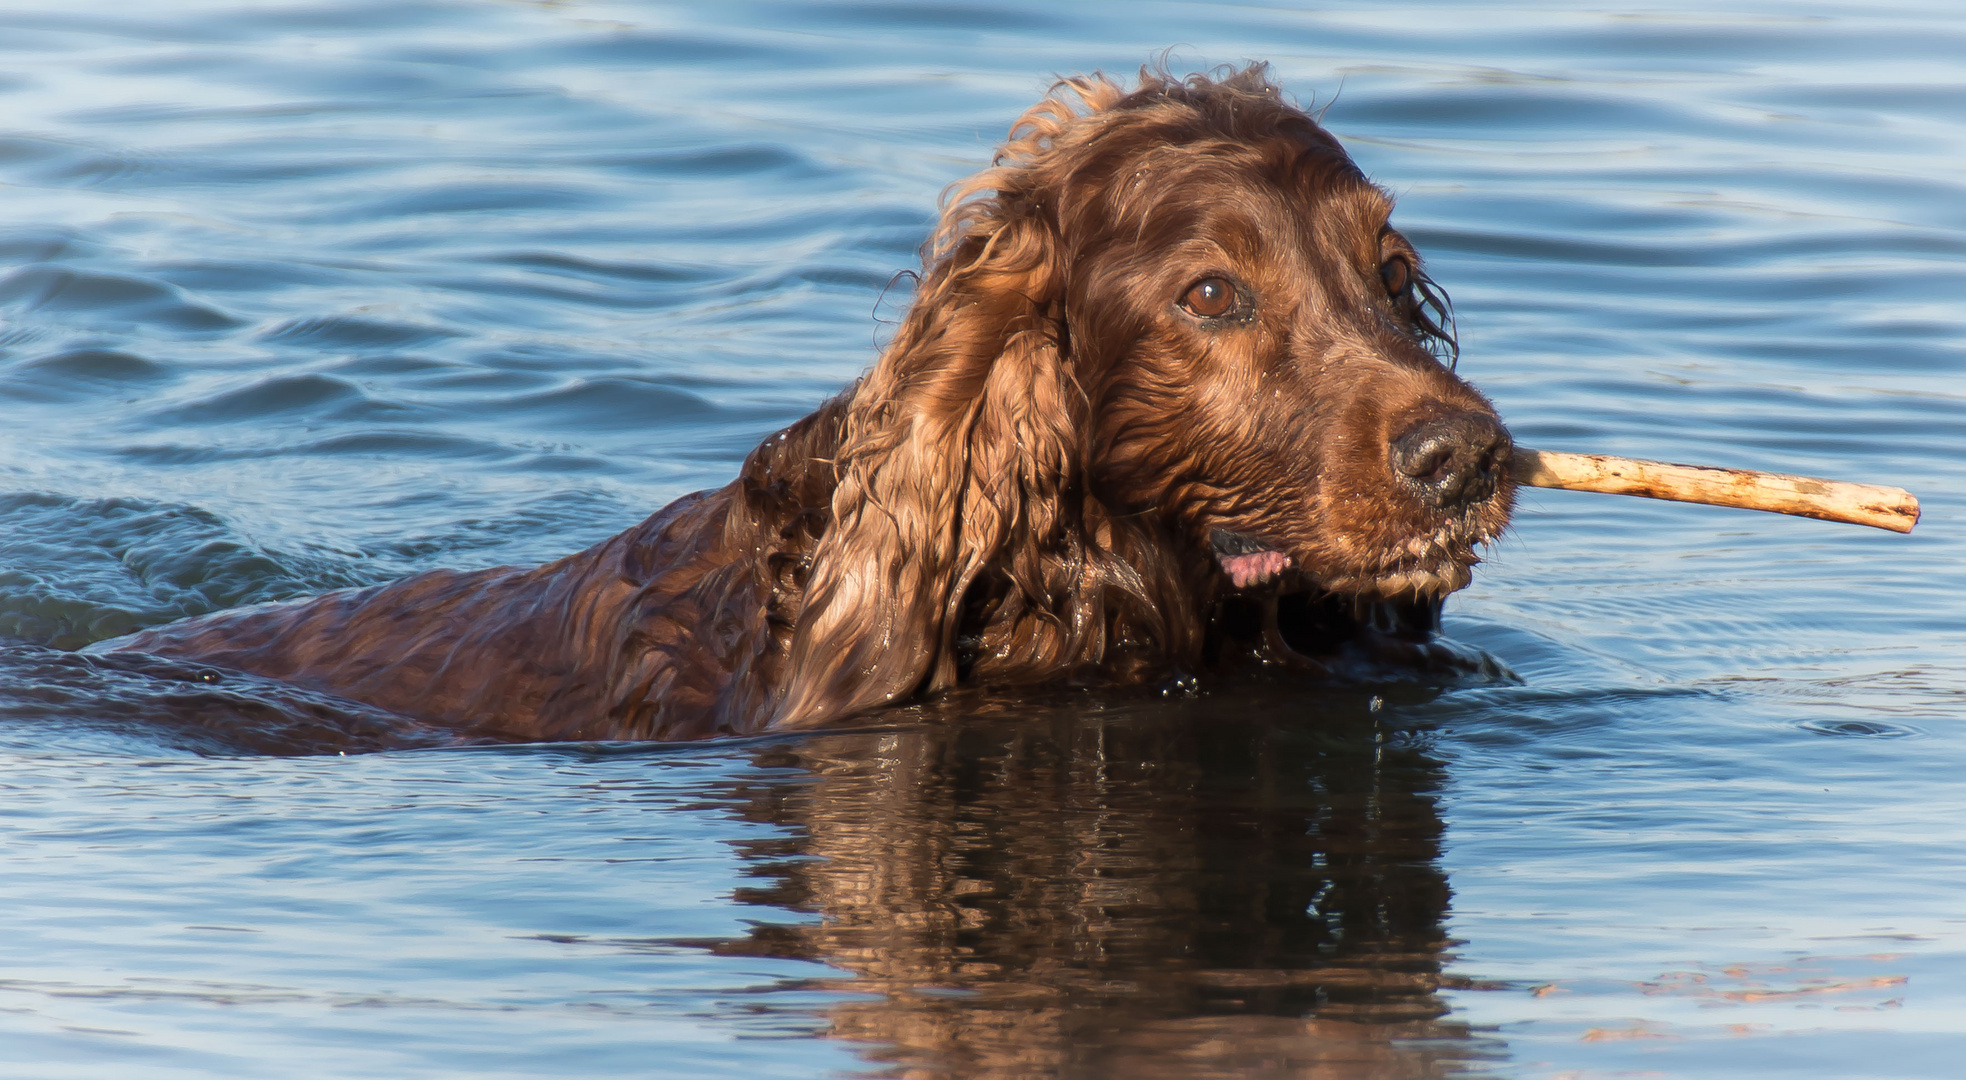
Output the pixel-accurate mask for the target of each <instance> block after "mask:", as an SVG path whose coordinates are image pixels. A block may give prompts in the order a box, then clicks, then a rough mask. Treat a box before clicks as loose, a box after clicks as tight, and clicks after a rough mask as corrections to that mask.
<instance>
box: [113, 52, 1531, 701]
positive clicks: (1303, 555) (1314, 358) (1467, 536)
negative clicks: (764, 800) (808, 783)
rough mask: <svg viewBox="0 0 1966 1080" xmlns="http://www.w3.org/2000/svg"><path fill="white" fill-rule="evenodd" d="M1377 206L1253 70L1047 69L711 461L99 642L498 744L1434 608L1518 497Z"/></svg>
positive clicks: (1113, 673)
mask: <svg viewBox="0 0 1966 1080" xmlns="http://www.w3.org/2000/svg"><path fill="white" fill-rule="evenodd" d="M1391 210H1392V203H1391V200H1390V199H1389V198H1388V196H1387V195H1386V194H1385V193H1384V192H1383V191H1381V190H1380V189H1378V188H1377V187H1375V186H1373V185H1372V184H1371V183H1369V182H1368V181H1367V180H1366V179H1365V177H1364V176H1363V175H1362V174H1361V173H1360V172H1359V170H1358V168H1357V167H1356V166H1355V165H1354V164H1353V162H1352V161H1351V159H1350V157H1348V156H1347V155H1346V153H1345V151H1344V149H1343V148H1342V147H1341V146H1340V145H1339V144H1338V141H1337V140H1336V139H1335V138H1333V137H1332V136H1331V135H1330V134H1329V133H1328V132H1326V131H1325V130H1324V129H1323V128H1322V127H1320V126H1319V125H1318V124H1317V123H1316V122H1315V121H1314V120H1313V119H1312V118H1311V117H1310V116H1308V115H1306V114H1305V113H1304V112H1303V111H1302V110H1301V109H1298V108H1297V107H1295V106H1293V105H1291V104H1290V103H1288V102H1287V101H1285V100H1284V99H1283V97H1282V95H1281V94H1280V93H1279V91H1278V90H1277V88H1276V87H1275V86H1273V85H1272V84H1271V83H1270V82H1269V81H1268V79H1267V75H1266V72H1265V70H1264V69H1263V68H1262V67H1261V66H1260V65H1257V66H1253V67H1251V68H1248V69H1245V70H1243V71H1240V72H1235V73H1232V74H1228V75H1226V76H1224V77H1221V78H1210V77H1207V76H1192V77H1189V78H1187V79H1185V80H1175V79H1171V78H1168V77H1165V76H1162V75H1158V74H1153V73H1143V74H1142V76H1141V81H1140V83H1139V85H1138V86H1137V87H1136V88H1134V89H1132V90H1128V89H1126V88H1124V87H1122V86H1120V85H1118V84H1116V83H1114V82H1112V81H1111V80H1108V79H1106V78H1105V77H1103V76H1093V77H1088V78H1077V79H1070V80H1066V81H1064V82H1061V83H1060V84H1058V86H1057V87H1055V88H1054V90H1053V91H1052V93H1051V94H1050V95H1048V96H1047V97H1046V98H1045V99H1044V100H1043V101H1041V102H1039V103H1038V104H1037V105H1036V106H1034V107H1033V108H1031V109H1030V110H1029V111H1028V112H1026V113H1025V114H1024V116H1023V117H1022V118H1020V119H1019V120H1018V122H1017V123H1016V125H1015V126H1013V128H1012V129H1011V134H1010V138H1009V141H1007V142H1006V143H1005V144H1004V146H1003V147H1002V149H1001V151H1000V152H999V154H998V157H997V160H996V163H995V165H994V166H993V167H992V168H989V169H987V170H985V171H983V172H982V173H979V174H978V175H977V176H975V177H973V178H971V179H970V180H968V181H967V182H965V183H962V184H960V185H958V186H957V187H955V188H954V189H952V191H951V192H950V195H949V196H948V198H947V200H946V201H945V208H944V212H943V215H942V219H941V222H940V225H939V227H938V228H937V230H936V232H935V233H934V235H933V237H932V239H931V240H930V241H929V243H928V244H927V245H926V246H925V248H924V265H923V271H922V276H921V279H920V283H919V287H918V288H917V290H916V294H915V297H914V300H913V302H912V304H911V306H910V308H909V311H908V314H907V316H906V318H905V319H904V320H903V322H902V323H901V325H900V327H899V329H898V330H897V332H896V334H895V336H894V339H893V341H892V343H891V344H890V345H889V346H888V347H887V349H886V350H885V351H884V352H883V354H882V356H881V357H880V359H879V360H878V361H877V362H876V363H875V364H874V366H873V368H872V369H871V370H869V371H868V372H867V373H866V375H864V376H863V377H862V378H861V379H860V380H859V381H857V382H856V383H854V384H853V385H852V386H851V387H849V388H848V389H847V390H846V391H845V392H843V393H842V394H840V395H839V396H838V397H836V398H834V399H833V400H831V401H829V402H827V403H826V404H824V405H822V406H820V408H819V409H818V410H817V411H816V412H814V413H813V414H811V415H810V416H808V417H806V418H805V419H803V420H800V421H799V422H798V423H795V424H793V425H792V426H791V427H789V428H786V429H785V430H784V431H781V432H779V433H777V434H775V435H773V436H771V437H770V438H768V439H766V440H765V441H764V443H763V444H762V445H761V446H759V447H758V448H757V449H756V450H754V451H753V452H752V453H751V454H750V456H749V457H748V458H747V459H746V460H745V463H744V466H743V468H742V471H741V472H740V474H739V475H738V477H737V479H736V480H734V481H732V482H731V483H730V484H728V485H727V486H725V487H723V488H720V489H717V490H715V491H706V492H699V493H697V494H694V495H690V496H687V497H685V498H683V499H680V500H678V501H677V502H675V503H674V504H672V505H670V506H668V507H666V508H664V509H663V510H661V511H660V512H658V513H657V514H655V516H653V517H651V518H649V519H648V520H647V521H645V522H643V523H642V524H640V525H637V526H635V527H634V528H632V529H629V530H628V531H627V532H624V533H622V534H621V535H619V536H616V537H614V538H613V539H611V540H608V541H606V542H604V543H601V544H599V545H597V546H595V547H593V548H590V549H589V550H587V551H583V552H580V553H579V554H576V555H571V556H569V557H567V558H565V559H562V560H560V561H558V562H555V563H551V564H548V565H546V566H542V567H537V568H530V569H519V568H498V569H491V570H480V571H475V572H468V573H465V572H453V571H435V572H431V573H425V574H419V575H417V576H415V577H411V578H407V579H405V580H402V581H399V582H396V583H393V584H390V585H384V586H379V587H375V588H369V589H358V590H351V591H346V592H338V593H330V594H328V595H325V596H322V597H319V598H316V599H313V600H309V601H303V602H297V603H293V604H283V605H270V606H265V607H259V608H251V609H244V610H239V611H227V612H219V613H217V614H213V615H209V616H205V617H202V618H197V619H191V620H186V621H184V622H180V623H176V624H172V625H169V626H164V627H160V628H156V629H152V630H148V631H144V632H142V633H139V634H135V635H132V636H130V637H127V638H122V639H119V640H117V641H113V642H106V643H103V644H102V645H100V646H98V647H97V649H98V650H99V651H131V650H133V651H140V652H148V653H154V654H158V655H162V656H169V657H182V658H190V659H196V660H198V661H200V662H203V663H209V664H213V665H219V666H224V667H230V668H235V669H239V670H243V671H248V672H253V673H256V674H259V675H265V676H271V677H273V678H276V679H281V680H286V681H289V682H292V683H296V684H299V685H301V686H304V687H308V688H311V689H314V690H322V691H327V692H329V693H332V694H335V695H339V696H341V697H345V698H350V699H354V700H356V701H359V702H363V703H366V704H369V705H373V706H378V707H381V708H383V709H386V710H389V711H391V712H394V713H398V714H401V715H405V716H409V717H414V718H417V719H419V720H424V721H430V722H435V723H439V724H443V725H446V726H450V727H454V728H458V729H462V730H467V731H473V732H479V733H483V734H487V735H491V736H495V737H499V738H516V739H651V738H652V739H686V738H701V737H706V736H711V735H717V734H726V733H749V732H759V731H768V730H782V729H796V728H808V727H813V726H816V725H820V724H825V723H828V722H830V721H835V720H838V719H841V718H845V717H850V716H853V715H855V714H859V713H863V712H866V711H868V710H871V709H875V708H878V707H880V706H883V705H886V704H889V703H893V702H898V701H902V700H904V699H908V698H910V697H913V696H917V695H923V694H934V693H937V692H940V691H944V690H947V689H949V688H952V687H955V686H958V685H963V684H972V685H979V686H1029V685H1034V684H1043V683H1052V682H1059V681H1064V680H1105V681H1111V682H1120V683H1126V682H1140V681H1145V680H1153V679H1159V678H1164V677H1166V676H1167V675H1168V674H1169V673H1171V672H1176V671H1182V670H1194V669H1196V668H1199V667H1202V666H1204V665H1206V664H1208V663H1210V662H1215V661H1220V660H1221V659H1222V658H1223V657H1224V656H1225V655H1231V654H1248V653H1252V652H1253V653H1255V654H1260V655H1262V656H1263V657H1266V658H1268V659H1271V660H1278V661H1282V662H1287V663H1297V664H1304V665H1315V664H1316V663H1317V660H1316V657H1315V655H1314V654H1315V652H1316V651H1317V650H1316V646H1317V644H1318V643H1319V642H1321V641H1330V640H1336V639H1338V638H1342V637H1344V636H1345V635H1347V634H1350V633H1354V632H1370V631H1372V630H1373V627H1372V625H1371V624H1372V623H1374V622H1375V620H1376V621H1378V622H1380V623H1382V624H1385V623H1386V620H1389V619H1390V620H1393V622H1394V623H1398V624H1399V625H1398V626H1394V625H1391V624H1385V625H1380V626H1378V627H1377V630H1378V631H1386V630H1394V631H1399V632H1404V633H1405V634H1406V635H1407V636H1408V637H1409V638H1412V639H1415V640H1419V639H1424V638H1425V636H1426V635H1427V634H1428V632H1429V631H1430V630H1431V629H1432V625H1431V620H1432V617H1433V616H1434V615H1435V614H1437V612H1438V610H1439V600H1440V598H1442V597H1444V596H1445V595H1446V594H1448V593H1450V592H1452V591H1454V590H1456V589H1459V588H1460V587H1462V586H1463V585H1465V584H1467V582H1468V580H1469V574H1470V569H1471V567H1472V566H1474V565H1475V563H1476V562H1478V559H1477V557H1476V555H1475V549H1476V548H1477V547H1478V546H1479V545H1481V544H1483V543H1485V542H1486V541H1488V540H1491V539H1493V538H1494V537H1496V536H1497V535H1498V534H1499V533H1500V532H1501V531H1502V529H1503V528H1505V527H1506V525H1507V523H1508V518H1509V512H1510V508H1511V504H1512V500H1513V484H1512V481H1511V480H1510V478H1509V476H1508V472H1507V469H1508V465H1507V463H1508V458H1509V450H1510V443H1509V436H1508V433H1507V431H1506V430H1505V429H1504V428H1503V426H1502V424H1501V422H1500V421H1499V420H1498V419H1497V418H1496V416H1495V413H1494V410H1493V409H1492V408H1491V407H1490V406H1489V404H1488V402H1487V401H1486V400H1485V399H1484V398H1483V397H1482V396H1481V395H1480V394H1479V393H1477V392H1476V391H1475V390H1474V389H1473V388H1471V387H1469V386H1468V385H1467V384H1466V383H1465V382H1463V381H1462V380H1461V379H1459V378H1458V377H1457V376H1456V375H1455V374H1454V373H1453V371H1452V365H1451V360H1452V356H1453V349H1454V345H1453V340H1452V335H1451V331H1450V330H1449V329H1448V326H1449V324H1448V322H1447V312H1446V306H1445V303H1444V300H1443V299H1442V298H1441V296H1440V294H1439V293H1438V292H1437V290H1435V288H1434V287H1433V285H1432V283H1431V281H1430V280H1429V279H1428V278H1427V276H1426V274H1425V273H1424V271H1423V270H1422V267H1421V261H1420V258H1419V256H1418V254H1416V253H1415V251H1414V249H1413V247H1412V246H1411V245H1410V244H1409V243H1408V242H1407V240H1406V238H1405V237H1403V236H1402V235H1400V233H1399V232H1398V231H1397V230H1395V229H1393V228H1392V226H1391V225H1390V224H1388V216H1389V214H1390V213H1391ZM1402 628H1403V629H1402Z"/></svg>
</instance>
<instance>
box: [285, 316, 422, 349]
mask: <svg viewBox="0 0 1966 1080" xmlns="http://www.w3.org/2000/svg"><path fill="white" fill-rule="evenodd" d="M456 336H458V333H457V331H455V330H446V329H444V328H442V327H437V326H419V325H414V324H411V323H399V322H386V321H384V320H381V319H364V318H360V317H357V316H353V315H319V316H314V317H312V318H304V319H289V320H287V321H285V322H282V323H279V324H278V325H276V326H274V327H272V328H271V329H268V330H266V331H265V332H263V333H262V334H261V335H260V340H262V341H266V342H277V343H281V344H299V345H311V346H316V347H320V348H330V349H363V348H382V347H386V346H403V345H419V344H423V343H425V342H430V341H436V340H439V339H442V338H448V337H456Z"/></svg>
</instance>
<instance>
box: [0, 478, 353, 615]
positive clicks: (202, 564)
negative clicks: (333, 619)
mask: <svg viewBox="0 0 1966 1080" xmlns="http://www.w3.org/2000/svg"><path fill="white" fill-rule="evenodd" d="M377 576H379V575H377V573H376V571H374V570H373V569H369V568H365V567H362V566H361V565H360V564H358V563H356V562H355V561H353V560H350V559H349V558H347V557H345V556H341V555H329V554H311V553H310V554H297V553H291V552H288V553H274V552H271V551H268V550H266V549H265V548H262V547H261V546H260V545H258V544H257V543H255V542H254V541H252V540H251V539H250V538H248V537H246V536H244V535H241V534H240V533H239V532H238V531H237V530H236V529H234V528H232V527H231V526H230V525H229V524H227V523H226V522H225V521H224V520H223V519H221V518H219V517H218V516H217V515H215V514H213V513H211V512H210V511H207V510H202V509H199V508H197V507H193V506H184V505H176V504H170V503H159V502H152V501H149V500H144V499H129V498H124V499H83V498H75V497H71V496H63V495H55V494H47V493H38V492H25V493H10V494H0V635H4V636H8V637H14V638H23V639H26V640H29V641H37V642H44V643H49V644H54V645H57V646H61V647H64V648H77V647H80V646H82V645H85V644H88V643H89V642H92V641H98V640H101V639H103V638H106V637H114V636H118V635H121V634H126V633H130V632H132V631H135V630H137V629H140V628H141V627H143V626H148V625H153V624H155V623H160V622H167V621H170V620H172V619H178V618H183V617H184V616H187V615H197V614H203V613H204V612H207V611H213V610H216V609H218V608H224V607H232V606H235V605H238V604H242V603H256V602H259V601H263V600H271V599H284V598H286V597H289V596H294V595H301V594H306V593H311V592H319V591H323V590H325V589H331V588H342V587H346V586H349V585H357V584H370V583H372V582H373V581H374V580H375V579H376V577H377Z"/></svg>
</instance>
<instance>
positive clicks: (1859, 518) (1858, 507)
mask: <svg viewBox="0 0 1966 1080" xmlns="http://www.w3.org/2000/svg"><path fill="white" fill-rule="evenodd" d="M1509 467H1510V470H1511V471H1512V472H1513V473H1514V474H1515V479H1516V483H1518V484H1527V485H1529V486H1530V487H1542V488H1562V489H1563V490H1565V491H1601V492H1604V493H1606V494H1609V495H1642V496H1644V497H1645V498H1648V499H1669V500H1671V501H1673V502H1690V503H1706V504H1707V505H1709V506H1738V507H1741V508H1742V509H1744V510H1767V511H1771V512H1773V513H1777V514H1795V515H1797V516H1799V517H1811V518H1820V519H1822V520H1824V521H1847V522H1849V523H1850V524H1852V525H1869V526H1871V527H1873V528H1878V529H1889V530H1891V531H1892V532H1901V533H1908V532H1910V531H1911V527H1912V526H1913V525H1916V524H1918V498H1917V496H1915V495H1913V494H1912V493H1911V492H1909V491H1906V490H1905V489H1903V488H1894V487H1879V486H1877V485H1874V484H1850V483H1845V482H1844V481H1841V480H1818V479H1816V478H1815V477H1813V476H1788V475H1785V474H1783V473H1768V472H1755V471H1753V470H1751V469H1717V468H1713V467H1711V466H1707V465H1674V464H1672V463H1671V462H1665V461H1640V460H1638V459H1636V458H1622V457H1609V456H1606V455H1603V454H1566V453H1562V452H1560V451H1555V450H1531V449H1529V448H1528V447H1524V446H1518V447H1516V448H1515V456H1514V458H1512V459H1511V460H1510V463H1509Z"/></svg>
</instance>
